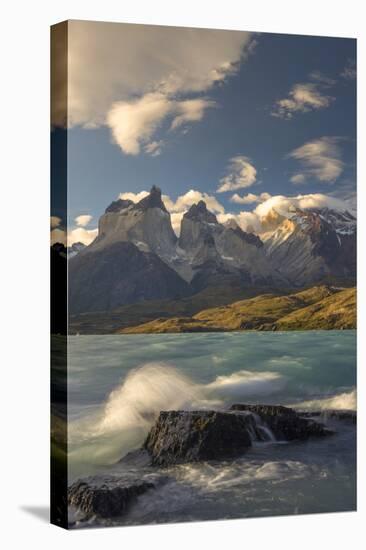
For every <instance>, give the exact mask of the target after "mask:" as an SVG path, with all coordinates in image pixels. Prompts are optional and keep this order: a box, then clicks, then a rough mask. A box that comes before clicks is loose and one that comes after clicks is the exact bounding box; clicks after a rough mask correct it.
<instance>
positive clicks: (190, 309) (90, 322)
mask: <svg viewBox="0 0 366 550" xmlns="http://www.w3.org/2000/svg"><path fill="white" fill-rule="evenodd" d="M264 292H268V289H264V288H262V289H261V288H246V289H244V288H240V287H232V286H216V287H209V288H206V289H204V290H202V291H201V292H198V293H197V294H194V295H193V296H188V297H185V298H181V299H179V300H146V301H143V302H138V303H136V304H129V305H125V306H120V307H118V308H115V309H114V310H112V311H101V312H88V313H82V314H77V315H70V317H69V332H70V334H77V333H79V334H112V333H114V332H115V331H116V330H118V329H123V328H127V327H135V326H137V325H142V324H144V323H147V322H149V321H154V320H155V319H157V318H159V319H160V320H166V319H169V318H171V317H191V316H193V315H195V314H197V313H199V312H200V311H203V310H206V309H208V308H211V307H212V306H213V305H215V306H223V305H227V304H231V303H233V302H235V301H237V300H243V299H247V298H252V297H253V296H256V295H258V294H263V293H264ZM288 292H289V291H288V290H287V291H286V290H283V294H286V293H288ZM280 293H281V292H280V291H276V292H275V294H276V295H278V294H280Z"/></svg>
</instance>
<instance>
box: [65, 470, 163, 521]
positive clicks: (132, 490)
mask: <svg viewBox="0 0 366 550" xmlns="http://www.w3.org/2000/svg"><path fill="white" fill-rule="evenodd" d="M154 487H155V485H154V483H153V482H151V481H147V480H143V479H142V480H141V479H138V478H128V477H126V478H121V477H113V476H109V477H108V476H102V477H99V476H95V477H87V478H85V479H81V480H78V481H76V482H75V483H73V485H71V487H69V489H68V503H69V505H71V506H74V507H75V508H78V509H80V510H82V512H83V513H84V514H85V517H86V518H89V517H92V516H98V517H101V518H111V517H116V516H120V515H122V514H123V513H125V512H126V510H127V509H128V507H129V506H130V504H132V503H133V502H134V501H135V500H136V498H137V497H138V496H139V495H142V494H143V493H145V492H146V491H148V490H149V489H153V488H154Z"/></svg>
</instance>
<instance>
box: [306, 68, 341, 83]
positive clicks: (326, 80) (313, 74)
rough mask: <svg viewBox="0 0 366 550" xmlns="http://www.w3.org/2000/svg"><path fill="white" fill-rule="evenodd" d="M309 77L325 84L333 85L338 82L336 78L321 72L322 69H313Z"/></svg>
mask: <svg viewBox="0 0 366 550" xmlns="http://www.w3.org/2000/svg"><path fill="white" fill-rule="evenodd" d="M309 78H311V80H315V81H316V82H320V84H324V86H333V85H334V84H336V82H337V81H336V80H334V78H329V76H327V75H325V74H323V73H321V72H320V71H312V72H311V73H310V74H309Z"/></svg>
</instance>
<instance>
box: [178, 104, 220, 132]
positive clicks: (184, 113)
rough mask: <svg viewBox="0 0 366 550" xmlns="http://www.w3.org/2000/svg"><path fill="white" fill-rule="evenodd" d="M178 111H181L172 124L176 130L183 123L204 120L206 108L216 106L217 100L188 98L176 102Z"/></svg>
mask: <svg viewBox="0 0 366 550" xmlns="http://www.w3.org/2000/svg"><path fill="white" fill-rule="evenodd" d="M175 106H176V111H177V113H179V114H178V115H177V116H176V117H175V118H174V120H173V122H172V124H171V129H172V130H174V129H175V128H178V127H179V126H181V125H182V124H186V123H188V122H197V121H199V120H202V118H203V115H204V112H205V109H207V108H208V107H214V106H215V102H214V101H210V100H208V99H187V100H185V101H180V102H176V103H175Z"/></svg>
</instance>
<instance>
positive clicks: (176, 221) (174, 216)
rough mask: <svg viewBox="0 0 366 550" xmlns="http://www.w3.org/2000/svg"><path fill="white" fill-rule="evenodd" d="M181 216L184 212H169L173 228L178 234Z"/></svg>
mask: <svg viewBox="0 0 366 550" xmlns="http://www.w3.org/2000/svg"><path fill="white" fill-rule="evenodd" d="M183 216H184V212H173V213H171V214H170V219H171V221H172V227H173V230H174V232H175V233H176V235H178V236H179V234H180V225H181V223H182V218H183Z"/></svg>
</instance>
